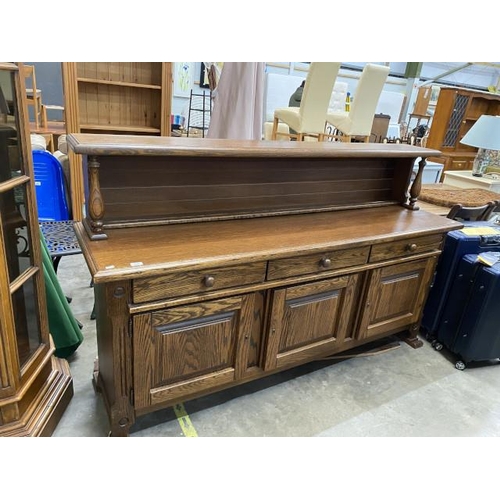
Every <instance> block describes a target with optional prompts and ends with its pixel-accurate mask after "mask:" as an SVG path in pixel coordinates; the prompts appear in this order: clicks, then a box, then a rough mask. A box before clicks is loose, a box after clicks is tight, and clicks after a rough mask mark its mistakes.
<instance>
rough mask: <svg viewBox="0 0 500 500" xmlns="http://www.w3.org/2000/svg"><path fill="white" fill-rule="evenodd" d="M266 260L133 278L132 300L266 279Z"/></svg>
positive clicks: (218, 288) (142, 300) (143, 300)
mask: <svg viewBox="0 0 500 500" xmlns="http://www.w3.org/2000/svg"><path fill="white" fill-rule="evenodd" d="M265 276H266V262H252V263H249V264H242V265H237V266H226V267H218V268H212V269H201V270H197V271H185V272H177V273H170V274H164V275H163V276H159V277H156V278H143V279H137V280H134V284H133V301H134V302H136V303H137V302H149V301H151V300H161V299H168V298H172V297H180V296H183V295H189V294H195V293H200V292H209V291H212V290H220V289H222V288H229V287H233V286H241V285H249V284H251V283H259V282H262V281H264V279H265Z"/></svg>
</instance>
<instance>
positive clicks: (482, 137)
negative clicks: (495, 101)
mask: <svg viewBox="0 0 500 500" xmlns="http://www.w3.org/2000/svg"><path fill="white" fill-rule="evenodd" d="M460 142H461V143H462V144H466V145H467V146H474V147H476V148H479V149H478V151H477V154H476V157H475V158H474V163H473V165H472V175H474V176H476V177H482V176H483V173H484V171H485V169H486V167H487V166H488V165H490V164H493V163H496V158H497V157H498V155H497V154H496V153H494V152H495V151H499V150H500V116H493V115H481V116H480V117H479V120H477V122H476V123H475V124H474V125H473V126H472V127H471V129H470V130H469V131H468V132H467V133H466V134H465V135H464V136H463V137H462V139H461V140H460Z"/></svg>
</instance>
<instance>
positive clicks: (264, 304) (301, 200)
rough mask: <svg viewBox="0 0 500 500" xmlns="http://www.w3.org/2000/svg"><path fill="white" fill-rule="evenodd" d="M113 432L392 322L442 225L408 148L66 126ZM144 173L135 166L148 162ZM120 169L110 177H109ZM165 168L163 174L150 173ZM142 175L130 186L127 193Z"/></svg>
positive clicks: (412, 330)
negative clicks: (78, 174)
mask: <svg viewBox="0 0 500 500" xmlns="http://www.w3.org/2000/svg"><path fill="white" fill-rule="evenodd" d="M68 142H69V144H70V147H72V148H73V150H74V151H75V152H76V153H77V154H83V155H85V156H87V158H88V166H89V179H90V193H91V196H90V199H89V204H88V210H87V214H88V215H87V217H86V218H85V219H84V220H83V221H82V222H78V223H76V225H75V228H76V232H77V236H78V239H79V241H80V245H81V248H82V251H83V253H84V255H85V258H86V261H87V263H88V265H89V269H90V271H91V274H92V277H93V280H94V287H95V292H96V311H97V344H98V357H99V370H98V372H97V374H96V379H95V383H96V387H97V388H98V389H99V390H100V391H101V392H102V395H103V397H104V401H105V404H106V408H107V410H108V414H109V419H110V426H111V430H112V434H113V435H117V436H118V435H127V434H128V433H129V430H130V427H131V426H132V425H133V423H134V422H135V420H136V418H137V417H138V416H140V415H144V414H146V413H148V412H151V411H155V410H158V409H160V408H164V407H166V406H171V405H174V404H176V403H178V402H182V401H185V400H188V399H191V398H196V397H199V396H202V395H205V394H209V393H212V392H215V391H220V390H223V389H225V388H228V387H231V386H234V385H236V384H241V383H244V382H247V381H250V380H255V379H258V378H260V377H265V376H267V375H269V374H272V373H276V372H277V371H280V370H285V369H287V368H290V367H292V366H297V365H300V364H303V363H306V362H309V361H312V360H315V359H321V358H323V357H325V356H329V355H331V354H334V353H338V352H342V351H347V350H348V349H351V348H355V347H358V346H361V345H362V344H364V343H367V342H370V341H372V340H375V339H378V338H382V337H384V336H387V335H390V334H394V333H399V334H401V336H402V337H403V338H404V339H405V340H406V341H407V342H408V343H409V344H410V345H412V346H413V347H418V346H420V345H421V341H420V340H419V339H418V337H417V332H418V327H419V324H420V314H421V311H422V305H423V302H424V300H425V297H426V295H427V292H428V289H429V283H430V280H431V277H432V274H433V270H434V266H435V264H436V261H437V257H438V255H439V254H440V252H441V246H442V242H443V236H444V234H445V233H446V232H447V231H449V230H453V229H458V228H460V227H461V224H460V223H458V222H456V221H452V220H450V219H447V218H445V217H440V216H436V215H432V214H430V213H427V212H424V211H420V210H418V205H417V199H418V194H419V190H420V184H421V180H422V175H423V170H424V168H425V162H424V161H421V162H420V164H419V169H418V173H417V175H416V177H415V179H414V180H413V181H412V178H413V175H412V174H413V166H414V163H415V160H416V159H417V158H419V157H422V156H423V157H426V156H430V155H436V154H437V153H438V152H437V151H435V150H429V149H424V148H420V147H414V146H407V145H401V144H397V145H389V144H372V143H368V144H331V143H306V144H304V143H301V144H297V143H292V142H290V143H281V142H278V141H276V142H272V143H271V142H264V141H218V140H210V139H190V138H188V139H175V138H153V137H148V138H142V139H137V138H134V137H124V136H109V137H106V136H100V137H97V136H88V135H85V134H80V135H72V136H69V138H68ZM146 172H147V175H145V173H146ZM118 173H119V174H120V175H117V174H118ZM160 179H161V182H160ZM138 187H140V189H138Z"/></svg>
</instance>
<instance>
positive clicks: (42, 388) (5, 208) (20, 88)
mask: <svg viewBox="0 0 500 500" xmlns="http://www.w3.org/2000/svg"><path fill="white" fill-rule="evenodd" d="M28 129H29V123H28V116H27V107H26V95H25V89H24V83H23V80H22V78H20V65H16V64H12V63H1V62H0V436H48V435H51V434H52V432H53V430H54V428H55V426H56V425H57V423H58V421H59V419H60V416H61V415H62V413H63V412H64V409H65V408H66V406H67V404H68V403H69V401H70V399H71V397H72V395H73V380H72V378H71V375H70V372H69V368H68V363H67V361H66V360H64V359H59V358H56V357H55V356H54V355H53V353H54V345H53V342H52V338H51V336H50V333H49V327H48V317H47V306H46V298H45V287H44V278H43V266H42V255H41V248H40V232H39V226H38V216H37V207H36V199H35V188H34V177H33V164H32V159H31V146H30V143H29V132H28Z"/></svg>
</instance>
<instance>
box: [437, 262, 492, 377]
mask: <svg viewBox="0 0 500 500" xmlns="http://www.w3.org/2000/svg"><path fill="white" fill-rule="evenodd" d="M477 258H478V255H477V254H472V255H465V256H464V257H463V258H462V259H461V262H460V264H459V266H458V269H457V273H456V275H455V279H454V280H453V283H452V290H451V292H450V294H449V297H448V301H447V304H446V306H445V308H444V309H443V313H442V321H441V324H440V326H439V329H438V331H437V338H436V341H434V342H433V346H434V348H436V349H437V350H440V348H441V347H442V345H445V346H446V347H447V348H448V349H449V350H450V351H451V352H453V353H454V354H456V355H457V356H458V357H459V360H458V361H457V363H456V364H455V366H456V367H457V368H458V369H462V370H463V369H464V368H465V367H466V364H467V363H469V362H471V361H486V360H494V359H497V358H500V262H498V263H496V264H494V265H493V266H487V265H484V264H482V263H480V262H478V260H477Z"/></svg>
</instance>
